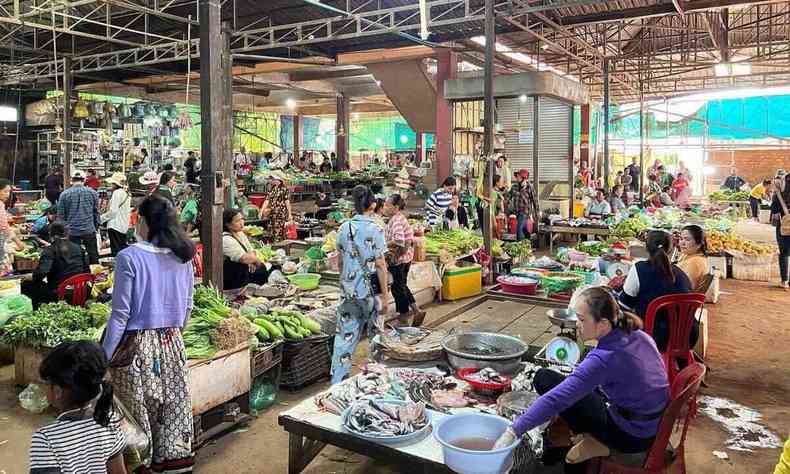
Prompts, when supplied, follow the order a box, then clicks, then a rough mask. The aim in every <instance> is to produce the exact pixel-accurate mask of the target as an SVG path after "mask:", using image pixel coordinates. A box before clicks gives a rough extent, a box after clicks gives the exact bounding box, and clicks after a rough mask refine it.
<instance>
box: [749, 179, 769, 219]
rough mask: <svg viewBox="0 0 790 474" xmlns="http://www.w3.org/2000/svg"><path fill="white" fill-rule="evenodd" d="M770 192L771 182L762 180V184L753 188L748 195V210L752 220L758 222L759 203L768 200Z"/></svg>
mask: <svg viewBox="0 0 790 474" xmlns="http://www.w3.org/2000/svg"><path fill="white" fill-rule="evenodd" d="M770 192H771V180H770V179H764V180H763V182H762V183H759V184H757V185H756V186H755V187H753V188H752V192H751V193H749V208H750V210H751V211H752V218H753V219H754V220H756V221H757V220H760V203H761V202H762V201H763V200H766V201H767V200H768V196H769V195H770Z"/></svg>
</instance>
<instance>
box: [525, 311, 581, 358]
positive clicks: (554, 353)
mask: <svg viewBox="0 0 790 474" xmlns="http://www.w3.org/2000/svg"><path fill="white" fill-rule="evenodd" d="M546 315H547V316H548V318H549V321H550V322H551V324H553V325H555V326H557V327H559V328H560V331H559V333H558V334H557V336H556V337H554V338H552V339H551V340H550V341H549V342H548V344H546V345H545V346H544V347H543V348H542V349H541V350H540V351H539V352H538V353H537V355H536V356H535V359H537V360H539V361H542V362H544V363H546V364H548V365H549V366H550V367H553V368H556V369H559V370H560V371H561V372H571V371H573V369H574V368H575V367H576V364H578V363H579V361H580V360H581V356H582V348H581V347H580V346H579V344H578V343H577V341H576V322H577V321H578V319H577V318H576V313H575V312H574V311H573V310H570V309H550V310H548V311H546Z"/></svg>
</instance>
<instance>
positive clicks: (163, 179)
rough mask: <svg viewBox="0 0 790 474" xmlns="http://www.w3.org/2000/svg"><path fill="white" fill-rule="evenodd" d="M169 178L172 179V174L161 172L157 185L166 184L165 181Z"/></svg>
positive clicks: (168, 180) (167, 181)
mask: <svg viewBox="0 0 790 474" xmlns="http://www.w3.org/2000/svg"><path fill="white" fill-rule="evenodd" d="M171 179H173V175H172V174H171V173H169V172H164V173H162V175H161V176H160V177H159V186H163V185H166V184H167V183H169V182H170V180H171Z"/></svg>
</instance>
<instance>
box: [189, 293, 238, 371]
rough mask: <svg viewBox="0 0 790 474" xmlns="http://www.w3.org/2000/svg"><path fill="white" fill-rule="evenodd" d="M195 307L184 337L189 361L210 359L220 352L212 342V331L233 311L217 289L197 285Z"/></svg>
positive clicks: (194, 299)
mask: <svg viewBox="0 0 790 474" xmlns="http://www.w3.org/2000/svg"><path fill="white" fill-rule="evenodd" d="M193 301H194V307H193V308H192V314H191V315H190V317H189V322H188V323H187V326H186V327H185V328H184V331H183V333H182V337H183V339H184V346H186V351H187V358H188V359H209V358H211V357H214V354H216V353H217V351H218V350H219V349H218V348H217V346H216V345H215V344H214V342H213V341H212V340H211V331H213V330H215V329H216V328H217V326H218V325H219V323H220V322H222V321H223V320H224V319H225V318H227V317H228V316H230V314H231V309H230V307H229V306H228V304H227V301H226V300H225V297H224V296H223V295H222V293H221V292H220V291H219V290H217V289H216V288H212V287H208V286H204V285H196V286H195V293H194V295H193Z"/></svg>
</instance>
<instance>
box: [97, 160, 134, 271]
mask: <svg viewBox="0 0 790 474" xmlns="http://www.w3.org/2000/svg"><path fill="white" fill-rule="evenodd" d="M107 183H109V184H110V185H111V186H112V196H111V197H110V205H109V210H108V211H107V213H106V214H104V215H103V216H101V220H102V222H106V223H107V233H108V234H109V236H110V250H111V251H112V256H113V257H115V256H116V255H118V252H120V251H121V250H123V249H125V248H126V234H127V232H129V213H130V212H131V209H132V206H131V204H132V202H131V201H132V198H131V196H129V193H128V192H127V191H126V189H125V187H126V176H124V175H123V173H113V174H112V176H110V177H109V178H108V179H107Z"/></svg>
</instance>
